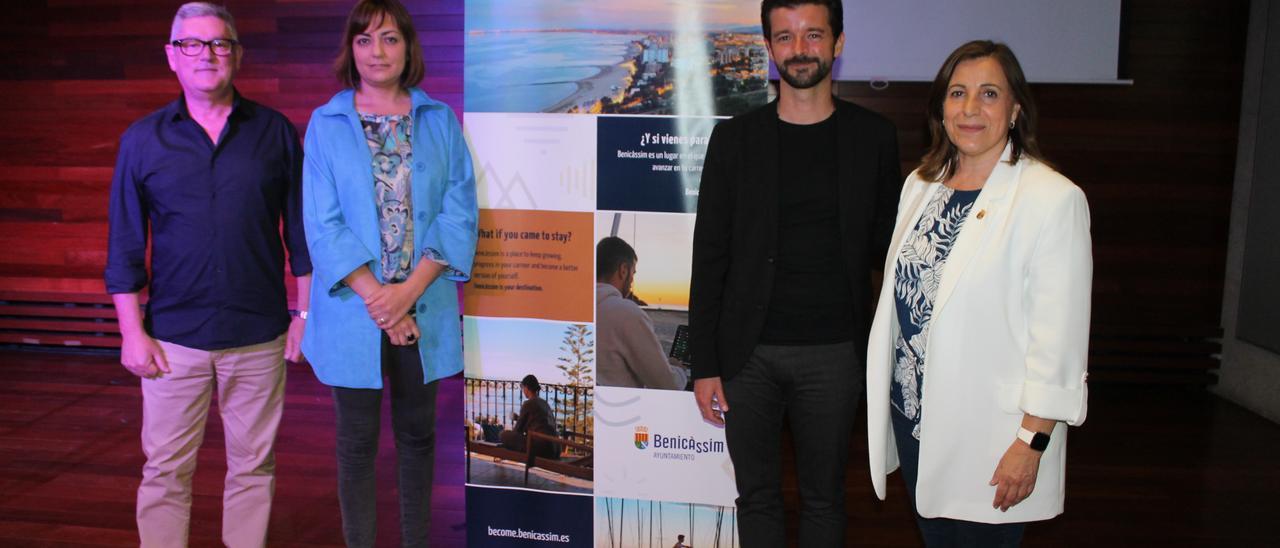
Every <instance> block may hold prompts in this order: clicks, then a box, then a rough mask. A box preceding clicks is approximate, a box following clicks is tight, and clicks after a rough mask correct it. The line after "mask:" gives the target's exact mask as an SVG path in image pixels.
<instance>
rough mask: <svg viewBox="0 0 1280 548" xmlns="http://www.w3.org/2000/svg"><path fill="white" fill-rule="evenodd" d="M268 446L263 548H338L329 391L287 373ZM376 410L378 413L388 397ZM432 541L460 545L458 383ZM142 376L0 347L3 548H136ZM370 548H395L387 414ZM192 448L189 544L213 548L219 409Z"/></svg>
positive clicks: (100, 359)
mask: <svg viewBox="0 0 1280 548" xmlns="http://www.w3.org/2000/svg"><path fill="white" fill-rule="evenodd" d="M287 386H288V388H287V395H286V399H285V411H284V418H283V420H282V421H281V426H280V432H279V437H278V439H277V442H276V496H275V504H274V506H273V508H272V511H271V529H270V531H269V533H268V538H269V544H270V545H271V546H342V522H341V517H340V515H339V512H338V500H337V480H336V479H335V477H336V476H335V463H334V450H333V447H334V437H333V405H332V400H331V398H330V395H329V389H328V388H327V387H325V386H324V385H322V384H320V383H319V382H318V381H316V380H315V377H314V376H313V375H312V373H311V369H310V368H309V367H307V366H305V365H303V366H298V365H290V366H289V372H288V384H287ZM383 405H384V407H385V406H386V403H385V399H384V404H383ZM437 408H438V410H439V412H438V413H437V428H436V436H437V444H436V469H435V478H436V479H435V488H434V490H433V492H432V524H431V536H432V539H433V541H434V544H435V545H436V546H462V545H463V544H464V543H465V542H466V540H465V539H466V534H465V530H464V523H465V516H464V508H465V506H464V498H463V497H464V489H463V486H462V483H463V473H464V470H465V468H464V461H463V453H464V446H463V440H462V429H461V428H459V427H458V425H461V424H462V381H461V377H457V378H453V379H447V380H446V381H444V383H443V384H442V385H441V387H440V390H439V395H438V401H437ZM141 416H142V411H141V393H140V392H139V388H138V380H137V378H135V377H133V376H132V375H130V374H128V373H127V372H126V371H125V370H124V369H123V368H121V367H120V366H119V365H118V364H117V363H116V359H115V358H114V357H110V356H101V355H98V356H94V355H67V354H54V353H46V352H27V351H13V350H7V349H0V546H23V547H26V546H137V544H138V536H137V533H136V531H135V528H134V517H133V516H134V497H135V490H136V489H137V487H138V480H139V477H140V474H141V470H142V463H143V457H142V450H141V448H140V445H139V443H140V442H139V437H138V436H139V431H138V424H139V421H140V419H141ZM383 419H384V421H383V426H382V432H383V434H382V436H381V445H382V447H381V451H380V453H379V458H378V463H377V466H378V471H377V474H378V485H379V486H380V489H379V491H378V502H377V509H378V541H379V542H378V544H379V546H384V545H385V546H396V545H398V544H399V538H400V535H399V526H398V523H399V516H398V503H397V499H396V491H395V489H394V487H395V484H396V469H395V451H394V441H393V439H392V436H391V435H390V433H391V426H390V422H389V418H388V413H387V412H386V411H384V413H383ZM207 428H208V430H207V432H206V435H205V441H204V445H203V447H202V448H201V449H200V454H199V457H198V458H199V464H198V465H197V470H196V477H195V482H194V484H195V485H194V491H195V494H194V501H193V503H192V512H191V513H192V519H191V545H192V546H220V545H221V542H220V531H221V522H220V519H221V513H222V512H221V508H222V500H221V499H222V480H223V475H224V474H225V473H226V465H225V461H224V458H225V457H224V453H223V442H222V423H221V421H220V420H219V418H218V413H217V410H216V406H214V409H211V410H210V416H209V422H208V427H207Z"/></svg>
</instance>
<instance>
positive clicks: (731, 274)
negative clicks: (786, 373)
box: [689, 99, 902, 379]
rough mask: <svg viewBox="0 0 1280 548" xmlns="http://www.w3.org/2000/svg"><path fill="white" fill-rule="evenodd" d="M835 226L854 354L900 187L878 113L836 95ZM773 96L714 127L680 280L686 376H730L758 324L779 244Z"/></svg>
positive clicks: (893, 147) (892, 144) (893, 146)
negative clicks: (685, 290)
mask: <svg viewBox="0 0 1280 548" xmlns="http://www.w3.org/2000/svg"><path fill="white" fill-rule="evenodd" d="M835 115H836V116H837V119H836V126H837V127H836V131H837V132H838V135H839V137H838V138H837V139H838V140H839V142H838V143H837V150H838V151H839V154H840V158H839V160H838V161H839V168H838V170H839V183H838V185H837V186H838V188H839V192H838V196H833V197H832V198H833V199H838V200H839V202H840V228H841V230H842V240H843V245H844V249H841V250H833V252H836V253H843V254H844V257H845V259H846V261H845V262H846V264H847V265H848V268H849V280H850V281H851V283H852V284H853V287H852V293H853V299H854V306H855V310H854V332H853V333H852V334H851V335H852V337H853V341H854V343H855V348H856V351H857V352H858V356H859V360H858V361H859V362H861V361H862V358H861V356H864V355H865V352H866V345H867V330H868V328H869V327H870V324H871V304H870V303H871V301H870V294H871V291H870V289H871V288H870V272H871V269H872V268H875V269H879V267H880V265H882V264H884V254H885V253H886V250H887V249H888V246H889V239H890V238H891V237H892V235H893V223H894V217H895V215H896V212H897V207H898V198H899V193H900V191H901V188H902V172H901V166H900V165H899V163H898V137H897V130H896V128H895V127H894V126H893V123H892V122H890V121H889V120H887V119H885V118H884V117H883V116H880V115H879V114H875V113H873V112H871V111H869V110H867V109H865V108H862V107H859V106H857V105H854V104H853V103H849V102H846V101H841V100H839V99H836V114H835ZM780 176H781V174H779V173H778V104H777V102H773V103H770V104H768V105H765V106H763V107H761V108H758V109H755V110H753V111H751V112H748V113H745V114H742V115H739V116H736V117H734V118H733V119H730V120H725V121H723V122H721V123H720V124H719V125H717V126H716V128H715V130H714V131H713V132H712V133H711V141H710V143H708V145H707V157H706V161H705V165H704V167H703V172H702V185H701V188H700V190H699V193H698V218H697V221H696V223H695V225H694V232H693V274H692V279H691V281H690V288H689V331H690V333H689V335H690V342H691V345H692V348H691V351H692V354H691V361H692V363H693V376H694V378H697V379H701V378H707V377H721V378H723V379H729V378H731V377H733V376H734V374H736V373H737V372H738V371H739V370H741V369H742V366H743V364H745V363H746V361H747V358H748V357H750V355H751V352H752V350H753V349H754V348H755V346H756V343H757V341H758V340H759V337H760V332H761V330H762V329H763V328H764V320H765V314H766V312H767V311H768V308H769V298H770V295H771V294H772V292H773V276H774V270H775V269H774V257H776V256H777V251H778V192H779V188H778V185H779V184H780V183H781V182H782V181H780V180H779V179H780Z"/></svg>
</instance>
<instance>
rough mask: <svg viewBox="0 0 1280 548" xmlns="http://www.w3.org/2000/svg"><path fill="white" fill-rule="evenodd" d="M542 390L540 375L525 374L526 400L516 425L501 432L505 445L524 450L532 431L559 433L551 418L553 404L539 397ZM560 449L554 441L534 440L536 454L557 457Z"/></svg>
mask: <svg viewBox="0 0 1280 548" xmlns="http://www.w3.org/2000/svg"><path fill="white" fill-rule="evenodd" d="M541 391H542V385H541V384H539V383H538V377H535V376H533V375H525V376H524V378H523V379H521V380H520V392H521V393H523V394H524V397H525V400H524V403H523V404H521V405H520V414H518V415H516V416H515V426H514V427H512V428H511V429H510V430H503V431H502V432H501V433H500V434H499V437H500V438H501V439H502V446H503V447H505V448H507V449H511V450H513V451H524V450H525V447H526V444H527V443H529V442H528V439H529V433H530V432H541V433H543V434H549V435H552V436H556V435H557V434H556V425H555V422H554V421H553V420H552V418H551V416H552V415H551V406H550V405H547V401H546V400H544V399H542V398H541V397H539V394H538V393H539V392H541ZM559 451H560V450H559V448H558V447H556V444H554V443H551V442H548V441H543V440H536V439H535V440H534V441H533V454H534V456H538V457H547V458H556V456H557V454H558V453H559Z"/></svg>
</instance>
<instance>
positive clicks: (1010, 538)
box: [889, 408, 1027, 548]
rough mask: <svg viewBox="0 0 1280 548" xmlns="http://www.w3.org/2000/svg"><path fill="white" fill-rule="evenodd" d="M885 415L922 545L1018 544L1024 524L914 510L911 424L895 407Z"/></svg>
mask: <svg viewBox="0 0 1280 548" xmlns="http://www.w3.org/2000/svg"><path fill="white" fill-rule="evenodd" d="M889 415H890V416H892V417H893V438H894V440H895V441H896V442H897V444H898V461H899V462H900V463H901V466H902V479H903V480H904V481H906V482H907V496H908V497H910V498H911V510H912V511H913V512H915V514H916V524H918V525H919V526H920V534H921V535H922V536H924V544H925V546H929V547H930V548H933V547H952V546H957V547H961V546H962V547H966V548H967V547H974V548H986V547H1002V548H1003V547H1016V546H1019V545H1021V544H1022V532H1023V531H1024V530H1025V529H1026V527H1027V524H1025V523H976V522H972V521H962V520H958V519H949V518H926V517H922V516H921V515H920V512H919V511H917V510H916V476H917V474H918V471H919V463H920V442H919V441H918V440H916V439H915V438H913V437H911V429H912V428H914V427H915V424H914V423H912V422H911V419H908V418H907V417H905V416H903V415H902V413H900V412H898V410H897V409H893V408H891V409H890V411H889ZM992 466H994V464H993V465H992ZM993 470H994V468H993ZM993 496H994V495H993Z"/></svg>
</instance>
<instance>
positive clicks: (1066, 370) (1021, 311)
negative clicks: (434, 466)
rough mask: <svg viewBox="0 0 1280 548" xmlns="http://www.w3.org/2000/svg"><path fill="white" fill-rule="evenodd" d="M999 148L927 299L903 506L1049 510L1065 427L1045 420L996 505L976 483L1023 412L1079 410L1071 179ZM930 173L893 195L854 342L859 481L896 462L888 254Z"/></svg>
mask: <svg viewBox="0 0 1280 548" xmlns="http://www.w3.org/2000/svg"><path fill="white" fill-rule="evenodd" d="M1008 158H1009V147H1008V145H1006V147H1005V152H1004V159H1003V160H1001V161H1000V162H999V163H998V164H997V165H996V167H995V169H994V170H993V171H992V172H991V176H990V177H989V178H988V179H987V182H986V184H985V186H984V187H983V189H982V192H981V194H979V195H978V199H977V201H976V202H975V203H974V205H973V207H972V208H971V209H970V210H969V216H968V217H967V218H966V220H965V222H964V225H963V228H962V229H961V231H960V235H959V237H958V238H957V239H956V242H955V244H954V246H953V247H952V248H951V252H950V255H949V256H948V257H947V262H946V266H945V267H944V269H943V272H942V280H941V282H940V285H939V288H938V293H937V296H936V299H935V301H934V304H933V318H932V324H931V326H930V328H929V339H928V343H927V344H928V346H927V347H926V351H925V375H924V386H923V390H922V391H923V394H922V399H921V406H922V415H921V420H920V463H919V476H918V479H917V484H916V507H917V510H918V511H919V512H920V515H922V516H924V517H928V518H933V517H946V518H952V519H961V520H966V521H975V522H982V523H1011V522H1023V521H1035V520H1043V519H1049V518H1052V517H1054V516H1056V515H1058V514H1061V513H1062V506H1063V497H1064V494H1063V491H1064V490H1063V485H1064V480H1065V465H1066V446H1067V429H1066V427H1065V426H1063V425H1062V424H1058V425H1057V427H1055V428H1054V431H1053V433H1052V436H1051V440H1050V443H1049V447H1048V449H1047V450H1046V451H1045V452H1044V454H1043V455H1042V456H1041V459H1040V469H1039V476H1038V477H1037V478H1036V486H1035V490H1034V492H1033V493H1032V494H1031V496H1029V497H1027V499H1026V500H1024V501H1022V502H1021V503H1019V504H1017V505H1016V506H1013V507H1012V508H1010V509H1009V510H1008V512H1001V511H1000V510H998V509H994V508H992V507H991V502H992V499H994V498H995V492H996V488H995V487H992V486H990V485H988V483H989V482H990V481H991V476H992V474H993V473H994V472H995V469H996V465H997V464H998V463H999V462H1000V457H1001V456H1003V455H1004V453H1005V451H1006V450H1008V448H1009V446H1010V444H1012V443H1013V442H1014V441H1015V440H1016V439H1017V438H1016V436H1017V432H1018V427H1019V426H1020V424H1021V422H1022V415H1023V413H1030V414H1031V415H1035V416H1037V417H1041V418H1046V419H1053V420H1058V421H1063V422H1065V423H1066V424H1069V425H1073V426H1075V425H1079V424H1081V423H1083V422H1084V419H1085V411H1086V407H1087V406H1086V401H1085V400H1086V399H1087V395H1088V388H1087V386H1086V384H1085V379H1086V377H1087V376H1088V374H1087V372H1086V362H1087V358H1088V345H1089V299H1090V290H1091V285H1092V277H1093V257H1092V251H1091V249H1090V247H1091V246H1090V241H1089V206H1088V203H1087V202H1086V200H1085V196H1084V193H1083V192H1082V191H1081V190H1080V188H1079V187H1077V186H1075V185H1074V184H1072V182H1071V181H1069V180H1067V178H1066V177H1063V176H1062V175H1061V174H1059V173H1057V172H1056V171H1054V170H1053V169H1051V168H1049V167H1048V166H1045V165H1044V164H1041V163H1039V162H1036V161H1034V160H1030V159H1027V158H1025V157H1024V158H1023V159H1022V160H1021V161H1019V162H1018V163H1017V164H1012V165H1011V164H1009V163H1008V161H1007V160H1008ZM941 186H942V185H941V184H939V183H935V182H927V181H924V180H923V179H921V178H920V176H919V174H918V173H916V172H913V173H912V174H911V175H910V176H909V177H908V178H907V181H906V183H905V185H904V187H903V189H902V198H901V199H900V201H899V203H898V218H897V222H896V225H895V227H896V228H895V230H894V235H893V240H892V244H891V246H890V253H889V255H888V257H887V259H886V261H885V267H884V272H885V280H884V284H883V286H882V288H881V290H880V298H879V301H878V304H877V307H876V315H875V320H874V321H873V322H872V324H871V336H870V341H869V343H868V347H867V438H868V440H867V441H868V445H869V451H870V465H871V482H872V484H873V485H874V486H875V491H876V496H878V497H879V498H880V499H881V500H883V499H884V497H885V476H886V475H887V474H888V473H889V472H892V471H893V470H895V469H896V468H897V467H898V454H897V446H896V444H895V442H894V438H893V428H892V423H891V422H890V420H891V418H890V415H889V413H890V412H891V410H890V407H889V389H890V388H889V383H890V379H891V378H892V375H893V367H894V340H895V339H896V337H897V336H898V331H899V329H898V318H897V313H896V306H895V304H894V295H893V287H894V282H895V277H894V266H895V264H896V262H897V258H898V254H899V253H900V252H901V246H902V242H903V240H904V238H905V237H906V236H907V235H908V234H909V233H910V231H911V230H913V229H914V227H915V225H916V223H917V222H918V221H919V218H920V215H921V213H922V211H923V209H924V206H925V205H926V204H928V203H929V199H930V198H931V197H932V196H933V194H934V193H935V192H937V191H938V189H939V188H940V187H941Z"/></svg>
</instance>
